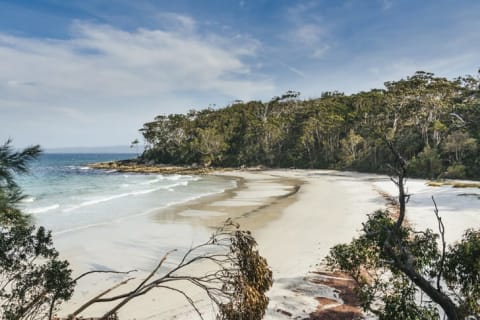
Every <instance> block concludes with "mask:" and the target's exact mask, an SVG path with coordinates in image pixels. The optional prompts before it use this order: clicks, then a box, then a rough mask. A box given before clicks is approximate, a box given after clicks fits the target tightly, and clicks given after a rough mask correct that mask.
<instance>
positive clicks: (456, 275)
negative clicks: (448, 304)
mask: <svg viewBox="0 0 480 320" xmlns="http://www.w3.org/2000/svg"><path fill="white" fill-rule="evenodd" d="M444 277H445V280H446V282H447V285H448V286H449V287H450V288H451V290H452V291H454V292H455V293H456V295H457V297H459V300H460V301H459V304H460V305H461V308H462V309H463V312H464V314H465V315H472V314H473V315H477V316H478V315H480V302H479V301H480V230H473V229H469V230H467V231H465V234H464V235H463V238H462V239H461V240H460V241H459V242H458V243H455V244H454V245H452V246H451V247H450V250H449V252H448V254H447V255H446V263H445V271H444Z"/></svg>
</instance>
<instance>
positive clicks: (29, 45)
mask: <svg viewBox="0 0 480 320" xmlns="http://www.w3.org/2000/svg"><path fill="white" fill-rule="evenodd" d="M177 18H179V19H180V20H181V23H182V25H183V26H185V25H188V26H189V28H191V27H192V26H193V25H194V22H193V20H192V21H190V20H189V18H185V17H177ZM257 47H258V42H255V41H253V40H252V41H248V39H245V38H238V39H236V38H235V37H234V38H232V39H226V38H221V37H218V36H214V35H211V36H209V35H207V36H202V35H201V34H199V33H195V32H188V33H185V32H177V31H164V30H148V29H138V30H136V31H133V32H128V31H123V30H119V29H115V28H113V27H111V26H107V25H94V24H85V23H76V24H75V25H74V26H73V37H72V38H70V39H67V40H51V39H32V38H22V37H14V36H10V35H7V34H0V59H1V60H2V61H8V62H9V63H8V64H7V63H4V64H2V65H1V66H0V83H2V82H3V83H8V84H10V87H12V86H13V85H14V84H15V86H18V84H27V83H35V84H36V86H34V88H31V90H29V91H30V92H27V94H28V93H29V94H35V93H36V94H38V95H45V94H51V95H52V96H56V95H57V94H58V93H62V94H63V93H65V92H68V93H70V94H79V93H81V94H94V95H100V96H113V95H115V96H118V95H120V96H135V95H160V94H162V93H166V92H173V91H195V92H205V91H216V92H219V93H221V94H224V95H227V96H233V97H237V96H239V97H240V96H242V97H245V96H256V95H258V94H259V93H261V92H262V91H264V90H271V89H272V84H271V83H270V82H268V81H262V80H261V79H259V78H258V77H256V75H254V74H253V73H252V72H251V68H250V66H249V65H248V64H246V63H245V62H244V61H242V57H243V56H245V55H247V54H248V55H253V54H254V53H255V50H256V48H257ZM0 90H1V89H0ZM2 91H3V90H2ZM19 98H20V97H19Z"/></svg>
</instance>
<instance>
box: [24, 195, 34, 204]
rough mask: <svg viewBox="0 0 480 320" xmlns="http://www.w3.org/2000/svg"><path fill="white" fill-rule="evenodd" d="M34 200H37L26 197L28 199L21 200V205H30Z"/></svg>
mask: <svg viewBox="0 0 480 320" xmlns="http://www.w3.org/2000/svg"><path fill="white" fill-rule="evenodd" d="M35 200H37V198H35V197H31V196H28V197H26V198H24V199H22V202H23V203H31V202H33V201H35Z"/></svg>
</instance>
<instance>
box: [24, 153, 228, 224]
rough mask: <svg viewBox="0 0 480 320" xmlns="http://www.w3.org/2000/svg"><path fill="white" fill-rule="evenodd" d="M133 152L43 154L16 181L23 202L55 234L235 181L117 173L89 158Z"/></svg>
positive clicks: (180, 200)
mask: <svg viewBox="0 0 480 320" xmlns="http://www.w3.org/2000/svg"><path fill="white" fill-rule="evenodd" d="M133 157H134V155H132V154H43V155H42V156H41V157H40V158H39V159H38V160H37V161H34V162H32V163H31V174H28V175H22V176H19V177H18V179H17V181H18V183H19V185H20V186H21V187H22V189H23V190H24V193H25V194H26V195H27V197H26V198H25V199H24V200H23V201H22V204H21V208H22V209H23V211H24V212H26V213H29V214H30V215H31V216H32V217H33V219H34V223H35V224H36V225H41V226H44V227H46V228H47V229H49V230H52V232H53V233H54V234H60V233H68V232H71V231H74V230H78V229H82V228H91V227H95V226H97V225H101V224H105V223H112V221H117V220H120V219H126V218H130V217H134V216H138V215H146V214H149V213H152V212H155V211H159V210H161V209H162V208H166V207H169V206H173V205H176V204H181V203H184V202H187V201H190V200H194V199H198V198H200V197H202V196H206V195H211V194H216V193H220V192H223V191H224V190H225V189H227V188H232V187H233V186H234V182H233V181H231V180H228V179H224V178H219V177H212V176H189V175H161V174H154V175H152V174H133V173H119V172H116V171H115V170H110V171H104V170H95V169H91V168H89V167H88V166H87V165H88V164H89V163H94V162H101V161H111V160H121V159H129V158H133Z"/></svg>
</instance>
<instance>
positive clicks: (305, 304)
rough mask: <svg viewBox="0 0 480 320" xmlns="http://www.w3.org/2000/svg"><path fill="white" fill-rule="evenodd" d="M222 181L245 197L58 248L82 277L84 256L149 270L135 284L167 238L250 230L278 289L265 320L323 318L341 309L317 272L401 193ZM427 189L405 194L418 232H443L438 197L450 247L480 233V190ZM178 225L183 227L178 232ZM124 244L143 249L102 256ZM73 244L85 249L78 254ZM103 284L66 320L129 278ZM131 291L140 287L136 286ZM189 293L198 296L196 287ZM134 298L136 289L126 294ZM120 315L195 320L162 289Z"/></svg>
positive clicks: (358, 179) (321, 174)
mask: <svg viewBox="0 0 480 320" xmlns="http://www.w3.org/2000/svg"><path fill="white" fill-rule="evenodd" d="M216 174H218V175H225V176H230V177H235V178H237V179H240V180H239V186H238V188H236V189H233V190H230V191H227V192H225V193H224V194H223V195H217V196H213V197H208V198H207V199H200V200H198V201H195V202H192V203H188V204H186V205H182V206H177V207H175V208H171V209H169V210H168V211H167V212H166V211H165V210H164V211H160V212H157V213H152V215H151V216H149V217H148V218H149V219H146V217H144V216H143V217H141V218H139V219H133V220H132V219H131V220H129V221H126V222H125V223H123V224H122V223H119V224H115V225H110V226H103V227H102V230H100V231H101V232H99V230H95V231H92V230H90V231H89V230H86V231H82V232H79V233H78V234H77V235H76V237H78V238H76V239H75V240H72V239H63V240H62V239H59V244H60V249H63V251H62V254H63V256H64V257H66V258H68V259H71V261H72V262H73V267H74V268H76V267H78V269H75V273H80V272H83V271H85V270H88V268H89V266H87V265H85V263H84V262H82V261H85V259H83V258H82V255H90V256H89V257H90V258H95V259H96V260H98V261H99V262H98V263H99V264H101V265H109V266H114V267H115V268H120V269H122V270H128V269H135V268H138V266H140V267H141V268H140V269H141V270H140V272H137V273H136V274H135V276H136V277H138V278H142V276H145V275H146V274H147V273H148V271H149V270H150V269H149V268H151V266H153V265H154V263H155V261H158V260H159V259H160V258H161V256H162V255H163V253H164V252H165V248H166V247H168V238H169V237H173V236H174V235H175V233H176V232H180V231H181V232H185V230H179V229H178V228H187V229H188V228H190V229H188V230H187V232H194V233H195V234H196V235H197V236H196V237H195V238H196V239H198V241H201V239H204V238H205V237H207V236H208V233H209V232H210V231H211V230H213V229H212V227H215V226H217V225H219V224H221V222H222V221H224V220H225V219H226V218H227V217H231V218H233V219H235V220H236V221H237V222H239V223H240V224H241V226H242V228H244V229H248V230H251V231H252V232H253V235H254V237H255V238H256V240H257V242H258V245H259V251H260V253H261V255H263V256H264V257H266V258H267V261H268V263H269V265H270V267H271V268H272V271H273V277H274V284H273V287H272V289H271V290H270V291H269V293H268V295H269V298H270V303H269V307H268V310H267V314H266V316H265V319H305V318H307V317H308V316H309V314H310V313H312V312H313V311H315V310H316V309H317V307H318V302H317V300H316V298H317V297H329V298H332V299H337V300H338V301H339V303H341V299H339V298H338V297H337V295H336V294H335V293H334V291H333V289H332V288H329V287H326V286H323V285H314V284H313V283H312V282H311V281H309V280H311V278H314V277H318V275H317V274H315V273H313V272H314V271H318V270H319V268H320V267H319V264H321V262H322V259H323V258H324V257H325V256H326V255H327V253H328V251H329V249H330V248H331V247H332V246H333V245H335V244H338V243H343V242H348V241H349V240H350V239H352V237H354V236H355V235H356V234H358V231H359V229H360V228H361V223H362V222H363V221H365V219H366V215H367V214H368V213H371V212H372V211H374V210H376V209H382V208H385V200H384V199H383V198H382V197H381V196H380V194H379V192H378V190H382V191H385V192H388V193H389V194H391V195H395V194H396V192H395V191H396V190H395V188H394V185H393V183H392V182H390V180H389V178H388V177H385V176H380V175H372V174H360V173H351V172H337V171H327V170H267V171H231V172H218V173H216ZM425 182H426V181H424V180H410V181H409V183H408V185H407V186H408V188H409V192H410V193H411V194H412V198H411V201H410V203H409V205H408V216H407V219H408V220H409V221H411V222H412V223H413V224H414V225H415V226H417V227H419V228H425V227H431V228H436V220H435V216H434V214H433V211H432V205H431V200H429V199H430V197H431V195H434V196H435V197H436V199H437V204H438V205H439V210H440V214H441V215H442V216H443V217H444V221H445V222H446V226H447V240H448V241H450V242H452V241H454V240H456V239H458V238H459V237H460V236H461V233H462V230H464V229H465V228H467V227H477V226H479V225H480V213H479V212H478V210H477V209H476V208H478V204H480V202H479V201H480V200H479V197H478V196H471V194H478V193H479V192H478V189H472V190H469V189H458V190H453V188H451V187H449V186H448V187H439V188H434V187H428V186H426V185H425ZM459 194H470V195H469V196H459ZM178 221H181V222H182V224H178V223H176V222H178ZM155 222H160V224H168V223H170V224H171V225H172V229H169V230H170V231H171V234H166V235H158V232H157V231H156V226H157V225H158V224H157V223H155ZM175 228H177V229H175ZM434 230H436V229H434ZM125 236H126V237H127V238H128V239H123V241H127V240H129V241H132V242H135V243H137V247H136V248H135V247H133V246H132V248H131V250H132V251H131V252H114V253H113V254H112V253H110V254H105V252H104V254H103V256H102V248H101V247H102V241H113V240H112V239H116V241H122V237H125ZM92 237H95V239H96V240H95V241H96V243H97V244H96V247H95V249H89V250H88V251H90V252H86V251H87V250H86V249H85V245H84V243H85V241H86V242H87V243H88V242H89V241H92V240H88V239H92ZM82 238H83V239H84V243H83V244H82V242H81V241H82ZM135 238H138V239H137V240H135ZM161 241H167V243H161ZM72 243H77V244H78V243H81V244H82V245H80V244H79V245H76V246H72ZM152 245H154V246H155V245H156V246H157V247H158V250H157V252H158V256H156V257H154V256H148V257H144V259H143V260H142V259H140V260H135V259H133V257H135V256H136V255H135V254H134V252H135V250H137V251H140V252H141V250H142V246H152ZM92 252H93V253H92ZM137 253H138V252H137ZM155 258H156V259H157V260H155ZM167 266H168V264H167ZM90 267H91V266H90ZM199 268H201V267H199ZM198 271H199V270H198V269H197V270H193V272H198ZM102 277H103V278H102ZM102 277H98V278H97V276H94V279H95V280H94V281H93V284H92V279H89V280H88V281H87V283H83V282H82V283H80V284H79V290H78V292H77V293H76V295H75V297H74V299H73V300H72V302H70V303H69V304H68V305H66V306H65V307H64V308H63V310H62V312H61V314H68V312H71V311H72V310H74V309H75V308H77V307H78V306H79V305H80V303H81V302H84V301H85V300H86V299H88V298H89V297H92V296H94V295H95V294H96V293H98V292H100V291H101V290H103V289H104V288H107V287H109V286H111V284H112V283H114V282H115V281H117V282H118V281H119V280H120V279H121V277H119V276H115V277H114V276H111V277H107V278H108V279H107V280H105V276H103V275H102ZM130 286H134V281H132V282H131V284H130ZM182 288H183V289H186V290H191V287H189V286H185V287H182ZM127 289H128V286H127V287H125V288H122V290H127ZM120 291H121V290H120ZM192 295H193V297H194V301H195V302H196V303H197V304H198V305H199V306H200V308H201V310H202V312H205V319H214V315H213V311H214V310H213V307H212V305H211V304H210V303H209V302H208V301H206V300H205V299H204V298H203V297H202V295H201V294H199V293H198V292H193V294H192ZM106 309H108V305H98V306H96V307H95V308H92V309H91V310H90V311H88V312H86V313H85V314H84V315H86V316H94V315H96V316H98V315H99V314H101V313H102V311H104V310H106ZM119 316H120V319H122V320H127V319H195V317H196V315H195V313H194V312H193V309H192V308H191V307H190V306H189V305H188V303H187V301H185V300H184V299H183V298H182V297H181V296H179V295H178V294H175V293H171V292H166V291H165V290H157V291H155V290H154V291H152V292H151V293H149V294H148V295H146V296H144V297H142V298H140V299H137V300H134V301H133V302H131V303H129V304H128V305H126V306H125V307H124V308H122V309H121V310H120V312H119Z"/></svg>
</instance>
